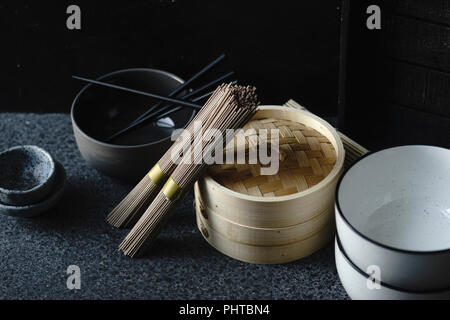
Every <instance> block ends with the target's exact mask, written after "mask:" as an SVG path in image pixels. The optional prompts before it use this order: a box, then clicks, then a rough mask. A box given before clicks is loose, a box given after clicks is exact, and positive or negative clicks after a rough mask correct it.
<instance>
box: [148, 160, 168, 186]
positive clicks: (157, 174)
mask: <svg viewBox="0 0 450 320" xmlns="http://www.w3.org/2000/svg"><path fill="white" fill-rule="evenodd" d="M148 176H149V177H150V179H151V180H152V181H153V183H154V184H156V185H157V186H160V185H162V184H163V183H164V182H165V181H166V179H167V176H166V174H165V173H164V172H163V171H162V170H161V167H160V166H159V164H158V163H157V164H155V166H154V167H153V168H152V169H151V170H150V172H149V173H148Z"/></svg>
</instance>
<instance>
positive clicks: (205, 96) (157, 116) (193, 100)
mask: <svg viewBox="0 0 450 320" xmlns="http://www.w3.org/2000/svg"><path fill="white" fill-rule="evenodd" d="M236 83H237V80H234V81H233V82H231V84H236ZM214 91H215V90H213V91H210V92H208V93H205V94H204V95H201V96H200V97H197V98H195V99H192V102H197V101H200V100H202V99H205V98H207V97H209V96H211V95H212V94H213V93H214ZM183 108H184V107H176V108H174V109H172V110H169V111H167V112H165V113H163V114H160V115H158V113H161V112H160V111H158V112H155V113H154V114H153V115H149V116H148V117H147V118H146V119H145V120H144V121H146V120H149V119H151V118H152V117H153V116H154V117H155V118H154V119H152V120H153V121H157V120H160V119H162V118H165V117H168V116H170V115H171V114H172V113H175V112H177V111H179V110H181V109H183Z"/></svg>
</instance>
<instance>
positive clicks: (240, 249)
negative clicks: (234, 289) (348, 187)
mask: <svg viewBox="0 0 450 320" xmlns="http://www.w3.org/2000/svg"><path fill="white" fill-rule="evenodd" d="M196 217H197V226H198V229H199V230H200V232H201V234H202V235H203V237H204V238H205V240H206V241H207V242H208V243H209V244H210V245H211V246H212V247H214V248H215V249H216V250H218V251H219V252H221V253H223V254H225V255H227V256H229V257H231V258H233V259H237V260H241V261H244V262H249V263H257V264H281V263H287V262H291V261H295V260H298V259H301V258H304V257H306V256H309V255H311V254H313V253H314V252H316V251H318V250H319V249H321V248H322V247H323V246H324V245H325V244H327V243H328V242H329V241H330V240H331V239H332V238H333V236H334V224H331V225H328V226H326V227H325V228H324V229H322V230H319V231H318V232H316V233H315V234H313V235H311V236H310V237H308V238H306V239H303V240H300V241H296V242H292V243H289V244H285V245H278V246H252V245H248V244H243V243H239V242H236V241H233V240H230V239H228V238H227V237H225V236H224V235H222V234H221V233H220V232H218V231H216V230H214V229H213V228H212V227H211V226H210V225H209V224H208V222H207V220H205V219H204V218H203V216H202V215H201V214H200V213H197V214H196Z"/></svg>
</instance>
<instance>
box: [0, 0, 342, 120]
mask: <svg viewBox="0 0 450 320" xmlns="http://www.w3.org/2000/svg"><path fill="white" fill-rule="evenodd" d="M70 4H77V5H79V6H80V7H81V17H82V29H81V30H79V31H70V30H68V29H67V28H66V19H67V17H68V15H67V14H66V8H67V7H68V5H70ZM339 29H340V1H338V0H322V1H249V0H246V1H230V0H227V1H222V0H221V1H217V0H215V1H211V0H171V1H165V0H160V1H159V0H158V1H156V0H146V1H117V2H111V1H108V2H106V1H105V2H103V1H95V2H94V1H70V2H69V1H54V2H50V1H39V2H38V1H2V2H1V3H0V33H1V44H0V46H1V47H0V48H1V50H0V56H1V59H0V81H1V84H0V111H27V112H29V111H32V112H68V111H69V110H70V103H71V100H72V99H73V97H74V95H75V94H76V92H77V91H78V90H79V89H80V88H81V87H82V84H81V83H79V82H77V81H75V80H72V79H71V77H70V76H71V75H72V74H78V75H83V76H87V77H93V78H94V77H98V76H100V75H102V74H105V73H109V72H112V71H115V70H118V69H123V68H130V67H154V68H159V69H164V70H168V71H170V72H173V73H175V74H177V75H179V76H181V77H182V78H187V77H189V76H190V75H192V74H193V73H195V72H196V71H197V70H199V69H200V68H201V67H202V66H203V65H205V64H206V63H208V62H210V61H211V60H212V59H214V58H215V57H216V56H217V55H218V54H220V53H221V52H222V51H224V52H226V53H227V54H228V55H229V57H230V58H229V60H228V61H227V63H226V64H225V65H224V66H223V67H222V69H220V70H223V71H225V70H228V69H230V68H234V69H235V70H236V71H237V72H238V76H237V77H238V79H239V80H240V81H241V82H242V83H252V84H255V85H256V86H257V87H258V89H259V94H260V96H261V100H262V102H263V103H266V104H269V103H275V104H280V103H283V102H285V100H287V99H289V98H295V99H296V100H297V101H298V102H300V103H302V104H304V105H307V106H308V107H309V108H311V109H312V110H313V111H314V112H316V113H317V114H319V115H322V116H329V115H335V114H336V113H337V94H338V93H337V91H338V59H339ZM220 70H218V71H217V73H216V74H219V73H220Z"/></svg>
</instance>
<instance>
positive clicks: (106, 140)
mask: <svg viewBox="0 0 450 320" xmlns="http://www.w3.org/2000/svg"><path fill="white" fill-rule="evenodd" d="M233 74H234V71H230V72H228V73H226V74H224V75H223V76H221V77H219V78H217V79H216V80H214V81H211V82H209V83H207V84H205V85H203V86H202V87H200V88H198V89H196V90H194V91H192V92H190V93H188V94H186V95H184V96H183V97H181V99H188V98H190V97H192V96H195V95H197V94H198V93H200V92H202V91H203V90H205V89H207V88H210V87H212V86H215V85H218V84H221V83H222V82H223V80H225V79H226V78H228V77H230V76H232V75H233ZM199 100H201V99H198V100H195V99H194V100H192V102H197V101H199ZM172 107H173V105H168V106H165V107H163V108H161V109H159V110H157V111H155V112H153V113H152V111H153V110H154V109H155V108H154V107H152V108H150V109H149V110H147V111H146V112H145V113H144V114H142V115H141V116H140V117H139V118H138V119H139V120H138V119H136V120H134V121H133V122H131V123H130V124H129V125H128V126H127V127H125V128H124V129H121V130H120V131H117V132H116V133H114V134H112V135H111V136H109V137H108V138H106V139H105V140H104V141H105V142H109V141H111V140H113V139H115V138H117V137H119V136H121V135H122V134H124V133H126V132H128V131H130V130H131V129H133V128H134V127H135V126H137V125H140V124H141V123H142V122H144V121H147V120H148V119H150V118H151V117H153V116H155V115H156V114H157V113H161V112H165V111H166V110H168V109H170V108H172ZM178 110H179V109H178ZM178 110H177V111H178ZM149 115H150V116H151V117H149ZM141 120H142V121H141Z"/></svg>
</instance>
